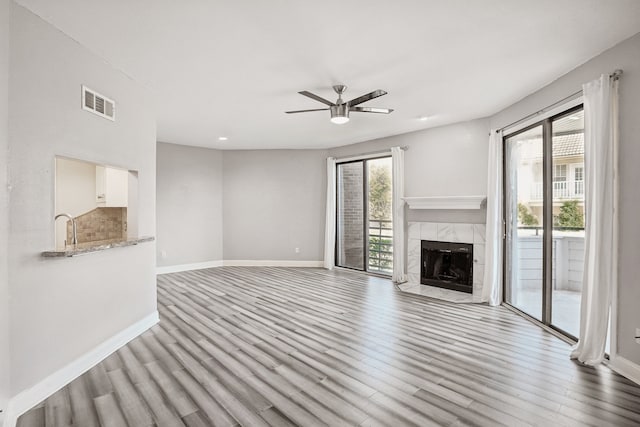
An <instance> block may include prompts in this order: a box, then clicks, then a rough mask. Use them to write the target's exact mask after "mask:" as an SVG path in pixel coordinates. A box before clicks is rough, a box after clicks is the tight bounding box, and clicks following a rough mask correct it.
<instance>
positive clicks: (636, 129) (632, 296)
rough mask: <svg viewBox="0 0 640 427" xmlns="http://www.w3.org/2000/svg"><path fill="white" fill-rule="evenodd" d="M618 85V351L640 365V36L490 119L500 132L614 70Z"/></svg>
mask: <svg viewBox="0 0 640 427" xmlns="http://www.w3.org/2000/svg"><path fill="white" fill-rule="evenodd" d="M617 68H621V69H622V70H624V75H623V76H622V79H621V80H620V153H619V156H620V157H619V159H620V160H619V173H620V216H619V218H620V236H619V270H618V273H619V286H618V306H617V311H618V321H617V324H618V326H617V327H618V336H617V342H618V348H617V352H618V354H619V355H620V356H622V357H624V358H626V359H628V360H630V361H631V362H633V363H636V364H638V365H640V345H638V344H636V343H635V341H634V333H635V328H640V286H638V276H640V266H639V264H638V254H639V253H640V225H639V224H638V212H640V193H639V192H638V191H637V185H638V184H637V183H638V181H640V168H638V165H640V120H638V117H640V96H639V95H640V34H637V35H635V36H634V37H632V38H630V39H628V40H626V41H624V42H622V43H620V44H618V45H617V46H615V47H613V48H611V49H609V50H607V51H605V52H603V53H602V54H600V55H598V56H596V57H595V58H593V59H591V60H590V61H588V62H586V63H585V64H583V65H581V66H580V67H578V68H576V69H575V70H573V71H571V72H570V73H568V74H566V75H565V76H563V77H561V78H559V79H558V80H556V81H554V82H553V83H551V84H549V85H548V86H546V87H544V88H543V89H541V90H539V91H537V92H535V93H534V94H532V95H530V96H528V97H526V98H525V99H523V100H522V101H520V102H518V103H516V104H514V105H512V106H511V107H509V108H507V109H505V110H503V111H501V112H500V113H498V114H496V115H495V116H493V117H491V119H490V123H491V128H500V127H502V126H505V125H507V124H509V123H512V122H513V121H515V120H518V119H521V118H522V117H525V116H527V115H529V114H531V113H535V112H536V111H539V110H540V109H542V108H544V107H546V106H548V105H550V104H553V103H554V102H557V101H558V100H560V99H563V98H565V97H566V96H568V95H570V94H572V93H574V92H576V91H579V90H580V89H581V86H582V84H583V83H586V82H588V81H590V80H593V79H595V78H597V77H599V76H600V74H608V73H611V72H613V71H614V70H615V69H617Z"/></svg>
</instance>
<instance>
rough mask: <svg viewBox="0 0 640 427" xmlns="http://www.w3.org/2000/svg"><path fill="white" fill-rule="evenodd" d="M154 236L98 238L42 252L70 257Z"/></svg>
mask: <svg viewBox="0 0 640 427" xmlns="http://www.w3.org/2000/svg"><path fill="white" fill-rule="evenodd" d="M154 240H155V237H152V236H149V237H136V238H131V239H125V240H123V239H112V240H99V241H95V242H85V243H78V244H77V245H67V247H66V248H65V249H54V250H52V251H44V252H42V256H43V257H45V258H57V257H71V256H76V255H82V254H87V253H90V252H99V251H104V250H107V249H111V248H120V247H123V246H133V245H137V244H138V243H144V242H152V241H154Z"/></svg>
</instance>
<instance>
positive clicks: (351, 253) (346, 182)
mask: <svg viewBox="0 0 640 427" xmlns="http://www.w3.org/2000/svg"><path fill="white" fill-rule="evenodd" d="M362 169H363V168H362V163H347V164H343V165H340V166H339V167H338V177H337V179H338V212H337V226H338V253H337V260H336V261H337V264H338V265H341V266H344V267H353V268H363V266H364V248H363V239H364V222H363V221H364V212H363V211H364V204H363V196H364V194H363V191H364V190H363V179H364V176H363V170H362Z"/></svg>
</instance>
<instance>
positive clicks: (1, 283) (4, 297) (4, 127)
mask: <svg viewBox="0 0 640 427" xmlns="http://www.w3.org/2000/svg"><path fill="white" fill-rule="evenodd" d="M10 5H11V3H10V0H0V410H3V411H4V410H6V403H7V400H8V399H9V397H10V395H11V392H10V390H9V357H10V354H9V284H8V264H7V250H8V249H9V246H8V240H9V239H8V236H9V232H8V229H9V208H8V195H7V154H8V149H9V122H8V120H7V119H8V117H7V116H8V110H9V108H8V103H9V15H10ZM1 422H2V415H1V414H0V423H1Z"/></svg>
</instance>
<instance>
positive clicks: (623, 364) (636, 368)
mask: <svg viewBox="0 0 640 427" xmlns="http://www.w3.org/2000/svg"><path fill="white" fill-rule="evenodd" d="M609 367H610V368H611V369H613V370H614V371H616V372H617V373H619V374H620V375H622V376H623V377H626V378H628V379H630V380H631V381H633V382H634V383H636V384H640V365H638V364H636V363H633V362H632V361H630V360H629V359H625V358H624V357H622V356H617V355H616V356H615V357H614V358H613V360H611V361H610V362H609Z"/></svg>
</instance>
